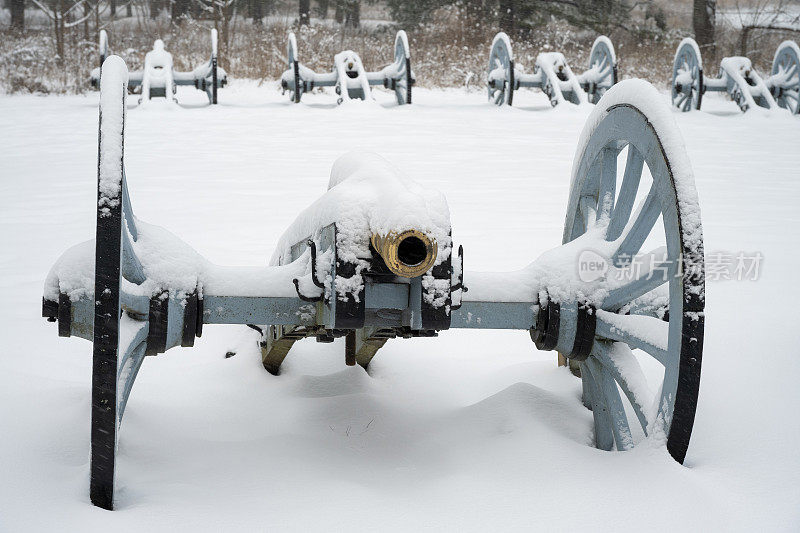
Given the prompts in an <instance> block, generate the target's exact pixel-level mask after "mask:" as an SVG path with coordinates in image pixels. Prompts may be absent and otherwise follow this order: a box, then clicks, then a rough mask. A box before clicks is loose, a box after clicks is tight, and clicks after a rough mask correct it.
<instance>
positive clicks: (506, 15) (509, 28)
mask: <svg viewBox="0 0 800 533" xmlns="http://www.w3.org/2000/svg"><path fill="white" fill-rule="evenodd" d="M515 4H516V2H515V1H514V0H500V13H499V14H500V30H501V31H504V32H506V33H514V29H515V24H514V22H515V20H514V12H515V11H516V10H515V9H514V8H515V7H516V6H515Z"/></svg>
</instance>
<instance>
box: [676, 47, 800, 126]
mask: <svg viewBox="0 0 800 533" xmlns="http://www.w3.org/2000/svg"><path fill="white" fill-rule="evenodd" d="M706 92H720V93H727V94H728V96H729V97H730V99H731V100H732V101H734V102H736V104H737V105H738V106H739V108H740V109H741V110H742V111H748V110H750V109H757V108H763V109H767V110H774V109H778V108H783V109H787V110H789V112H790V113H792V114H798V113H800V47H798V46H797V43H795V42H794V41H784V42H783V43H781V44H780V46H778V49H777V50H776V52H775V57H774V58H773V60H772V71H771V75H770V76H768V77H766V78H762V77H761V76H760V75H759V74H758V72H757V71H756V70H755V69H754V68H753V65H752V62H751V61H750V59H748V58H746V57H725V58H723V59H722V60H721V61H720V72H719V76H717V77H716V78H710V77H708V76H706V75H704V73H703V60H702V57H701V55H700V47H699V46H698V45H697V43H696V42H695V41H694V39H691V38H686V39H684V40H683V41H681V43H680V44H679V45H678V50H677V51H676V52H675V59H674V61H673V64H672V104H673V105H674V106H675V107H677V108H678V109H680V110H681V111H691V110H692V109H700V106H701V104H702V101H703V95H704V94H705V93H706Z"/></svg>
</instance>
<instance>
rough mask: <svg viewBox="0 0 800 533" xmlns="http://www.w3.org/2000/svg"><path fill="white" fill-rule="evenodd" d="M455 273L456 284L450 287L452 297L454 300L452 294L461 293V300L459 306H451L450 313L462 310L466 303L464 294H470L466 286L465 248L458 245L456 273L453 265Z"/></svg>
mask: <svg viewBox="0 0 800 533" xmlns="http://www.w3.org/2000/svg"><path fill="white" fill-rule="evenodd" d="M452 270H453V273H455V274H456V280H457V281H456V282H455V283H454V284H452V285H450V295H451V298H452V294H453V293H454V292H456V291H461V299H460V300H459V301H458V304H452V303H451V304H450V311H457V310H459V309H461V306H462V305H463V303H464V293H466V292H469V288H468V287H467V286H466V285H464V247H463V246H462V245H460V244H459V245H458V271H456V267H455V265H453V268H452ZM450 283H453V281H452V275H451V277H450Z"/></svg>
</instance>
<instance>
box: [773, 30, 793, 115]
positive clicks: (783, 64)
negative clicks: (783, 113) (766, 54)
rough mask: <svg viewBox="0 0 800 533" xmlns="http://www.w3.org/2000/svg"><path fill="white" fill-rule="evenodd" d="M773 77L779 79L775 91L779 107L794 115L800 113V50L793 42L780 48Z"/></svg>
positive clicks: (776, 55) (776, 54)
mask: <svg viewBox="0 0 800 533" xmlns="http://www.w3.org/2000/svg"><path fill="white" fill-rule="evenodd" d="M772 76H773V77H778V78H779V85H777V87H776V89H777V90H774V93H775V101H776V102H777V103H778V105H779V106H781V107H783V108H785V109H788V110H790V111H791V112H792V113H793V114H797V113H800V49H798V47H797V44H796V43H794V42H793V41H786V42H784V43H783V44H781V45H780V46H779V47H778V50H777V52H775V59H774V60H773V61H772Z"/></svg>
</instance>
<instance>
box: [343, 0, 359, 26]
mask: <svg viewBox="0 0 800 533" xmlns="http://www.w3.org/2000/svg"><path fill="white" fill-rule="evenodd" d="M344 13H345V17H344V23H345V25H346V26H349V27H351V28H358V27H359V26H360V25H361V2H360V0H346V2H345V12H344Z"/></svg>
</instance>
